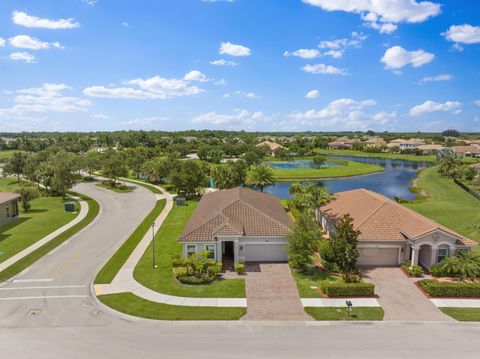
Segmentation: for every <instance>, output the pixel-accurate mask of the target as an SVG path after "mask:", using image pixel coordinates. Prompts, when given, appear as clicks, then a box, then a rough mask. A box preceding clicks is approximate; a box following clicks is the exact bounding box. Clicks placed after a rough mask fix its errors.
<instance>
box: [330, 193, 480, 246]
mask: <svg viewBox="0 0 480 359" xmlns="http://www.w3.org/2000/svg"><path fill="white" fill-rule="evenodd" d="M320 210H321V212H323V213H324V214H326V215H327V216H328V217H330V218H331V219H332V220H333V221H336V220H338V219H339V218H340V217H342V216H344V215H345V214H350V216H351V217H352V218H353V225H354V227H355V229H358V230H360V231H361V234H360V236H359V240H405V239H407V238H410V239H415V238H418V237H420V236H423V235H425V234H428V233H430V232H432V231H435V230H442V231H444V232H447V233H449V234H450V235H452V236H454V237H457V238H458V240H457V242H458V243H459V244H460V245H466V246H473V245H475V244H476V242H474V241H472V240H471V239H469V238H466V237H464V236H462V235H460V234H458V233H456V232H454V231H452V230H451V229H448V228H446V227H444V226H442V225H440V224H438V223H437V222H435V221H432V220H430V219H428V218H426V217H424V216H422V215H421V214H419V213H417V212H414V211H412V210H411V209H409V208H407V207H405V206H403V205H401V204H399V203H397V202H395V201H392V200H391V199H389V198H387V197H385V196H382V195H380V194H378V193H375V192H372V191H369V190H366V189H356V190H352V191H346V192H339V193H337V194H335V196H334V198H333V199H332V200H331V201H330V202H329V203H327V204H325V205H323V206H321V207H320Z"/></svg>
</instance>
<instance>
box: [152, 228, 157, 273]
mask: <svg viewBox="0 0 480 359" xmlns="http://www.w3.org/2000/svg"><path fill="white" fill-rule="evenodd" d="M152 265H153V269H155V268H157V265H156V264H155V222H153V223H152Z"/></svg>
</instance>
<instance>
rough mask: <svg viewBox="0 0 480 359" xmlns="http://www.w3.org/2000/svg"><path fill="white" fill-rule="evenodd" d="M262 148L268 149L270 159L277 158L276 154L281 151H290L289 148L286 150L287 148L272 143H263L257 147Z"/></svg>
mask: <svg viewBox="0 0 480 359" xmlns="http://www.w3.org/2000/svg"><path fill="white" fill-rule="evenodd" d="M261 146H262V147H265V148H266V149H267V154H268V155H269V156H270V157H275V155H276V152H277V151H278V150H279V149H283V150H288V148H286V147H285V146H282V145H280V144H278V143H276V142H271V141H263V142H261V143H259V144H258V145H257V147H261Z"/></svg>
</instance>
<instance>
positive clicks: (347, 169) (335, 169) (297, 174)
mask: <svg viewBox="0 0 480 359" xmlns="http://www.w3.org/2000/svg"><path fill="white" fill-rule="evenodd" d="M347 163H348V166H343V165H341V166H331V167H320V168H293V169H276V168H274V169H273V176H274V177H275V180H277V181H286V180H303V179H321V178H337V177H350V176H358V175H365V174H369V173H375V172H382V171H383V167H380V166H376V165H371V164H368V163H360V162H354V161H347Z"/></svg>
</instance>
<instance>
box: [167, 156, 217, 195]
mask: <svg viewBox="0 0 480 359" xmlns="http://www.w3.org/2000/svg"><path fill="white" fill-rule="evenodd" d="M169 179H170V182H171V183H172V185H173V186H174V187H175V188H176V189H177V190H178V191H183V192H185V193H186V194H187V195H196V194H198V193H199V192H200V189H201V188H202V187H206V186H207V185H208V179H207V176H206V175H205V172H204V169H203V168H202V167H201V166H200V165H199V164H198V163H197V162H194V161H181V162H180V164H179V166H178V167H177V168H174V169H173V170H172V172H171V173H170V177H169Z"/></svg>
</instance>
